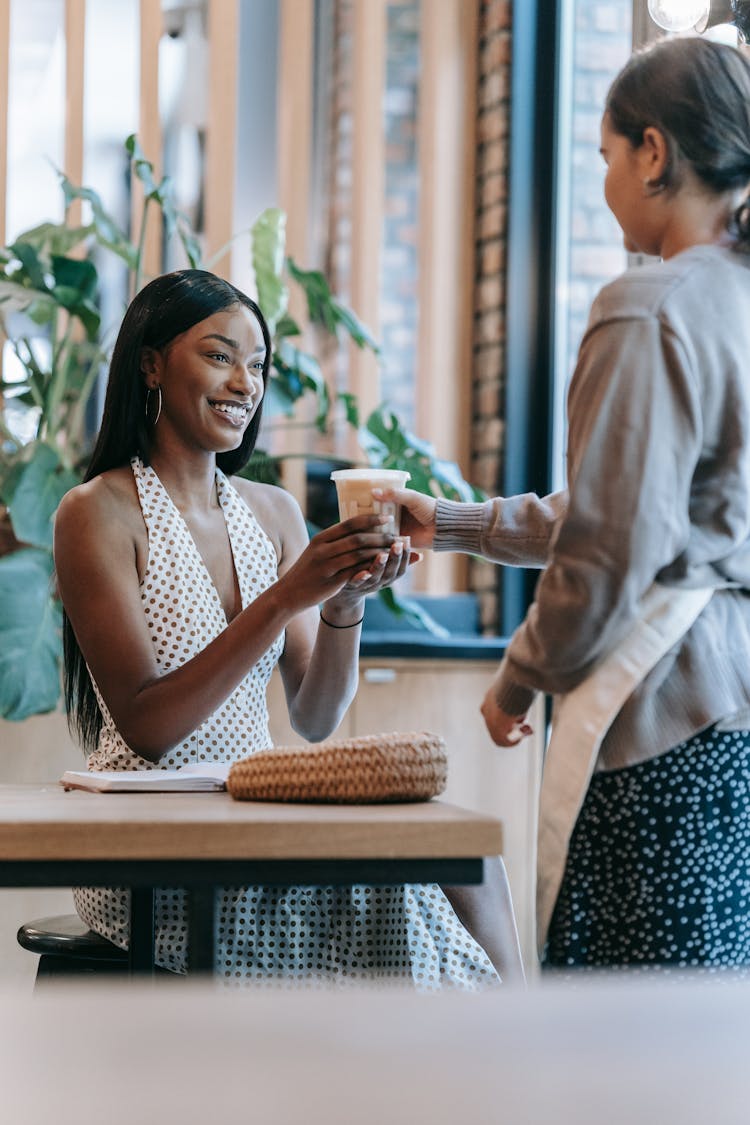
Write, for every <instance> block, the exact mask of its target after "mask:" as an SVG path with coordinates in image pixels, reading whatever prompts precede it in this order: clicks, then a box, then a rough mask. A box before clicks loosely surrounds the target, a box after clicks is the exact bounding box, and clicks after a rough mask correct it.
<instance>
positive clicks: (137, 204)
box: [133, 0, 162, 280]
mask: <svg viewBox="0 0 750 1125" xmlns="http://www.w3.org/2000/svg"><path fill="white" fill-rule="evenodd" d="M140 19H141V30H140V51H141V71H140V111H139V116H138V140H139V141H140V145H141V148H142V149H143V151H144V153H145V155H146V157H147V159H148V160H150V161H151V163H152V164H153V165H154V173H155V175H156V178H157V179H158V178H159V177H160V176H161V168H162V136H161V121H160V119H159V40H160V39H161V35H162V12H161V3H155V2H154V0H141V4H140ZM142 215H143V191H142V189H141V186H140V183H134V184H133V236H134V237H136V238H137V237H138V233H139V231H140V227H141V218H142ZM161 242H162V238H161V224H160V223H159V222H158V221H156V219H155V218H154V216H153V214H149V226H148V230H147V233H146V241H145V244H144V252H143V268H144V273H145V278H144V280H147V279H148V278H150V277H155V276H157V275H158V274H160V273H161V265H162V250H161Z"/></svg>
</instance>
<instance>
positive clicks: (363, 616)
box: [319, 609, 365, 629]
mask: <svg viewBox="0 0 750 1125" xmlns="http://www.w3.org/2000/svg"><path fill="white" fill-rule="evenodd" d="M319 612H320V620H321V621H322V622H323V624H324V625H327V626H328V628H329V629H354V628H355V626H357V625H361V624H362V622H363V621H364V619H365V615H364V613H363V614H362V616H361V617H360V619H359V621H352V623H351V625H334V623H333V622H332V621H327V620H326V618H325V617H324V616H323V610H322V609H321V610H320V611H319Z"/></svg>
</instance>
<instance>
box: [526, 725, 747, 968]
mask: <svg viewBox="0 0 750 1125" xmlns="http://www.w3.org/2000/svg"><path fill="white" fill-rule="evenodd" d="M544 964H545V967H546V968H554V969H563V968H572V967H588V968H595V967H596V968H615V967H622V966H629V967H640V968H648V967H660V968H664V967H665V966H671V967H673V968H675V969H687V968H695V967H699V966H701V967H708V968H726V967H737V966H750V732H747V731H731V732H724V733H721V732H719V731H717V730H715V729H714V728H709V729H708V730H706V731H703V732H701V733H700V734H698V735H695V736H694V737H693V738H691V739H688V740H687V741H686V742H683V743H681V744H680V745H679V746H675V747H674V748H673V749H672V750H670V751H668V752H667V753H666V754H663V755H660V756H659V757H657V758H654V759H652V760H651V761H648V762H643V763H640V764H638V765H635V766H631V767H628V768H627V769H622V770H613V771H612V772H605V773H598V774H595V775H594V778H593V780H592V783H591V786H590V788H589V791H588V794H587V796H586V799H585V802H584V805H583V808H582V810H581V813H580V815H579V818H578V822H577V824H576V827H575V830H574V833H573V836H572V838H571V843H570V851H569V855H568V862H567V868H566V872H565V877H564V880H563V884H562V887H561V889H560V894H559V896H558V900H557V903H556V906H555V911H554V915H553V918H552V922H551V926H550V933H549V938H548V945H547V950H546V953H545V958H544Z"/></svg>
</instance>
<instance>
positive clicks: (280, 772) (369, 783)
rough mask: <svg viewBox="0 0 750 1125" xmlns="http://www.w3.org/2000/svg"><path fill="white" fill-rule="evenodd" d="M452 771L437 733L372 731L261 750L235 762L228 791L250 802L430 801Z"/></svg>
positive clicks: (228, 781) (366, 802)
mask: <svg viewBox="0 0 750 1125" xmlns="http://www.w3.org/2000/svg"><path fill="white" fill-rule="evenodd" d="M447 772H448V762H447V758H446V754H445V743H444V742H443V740H442V738H440V737H439V736H438V735H436V734H430V733H429V732H428V731H417V732H411V733H407V734H370V735H364V736H362V737H358V738H336V739H333V738H331V739H328V740H327V741H326V742H321V743H319V744H318V745H317V746H277V747H275V748H274V749H273V750H260V751H258V753H257V754H253V755H252V756H251V757H249V758H244V759H243V760H242V761H241V762H235V763H234V765H233V766H232V767H231V769H230V771H229V777H228V778H227V789H228V790H229V792H230V793H231V794H232V796H233V797H236V798H238V799H239V800H245V801H335V802H338V803H340V804H372V803H375V802H380V801H427V800H429V798H430V797H435V796H437V794H438V793H442V791H443V789H445V782H446V776H447Z"/></svg>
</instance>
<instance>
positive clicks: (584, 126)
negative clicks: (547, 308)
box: [553, 0, 632, 488]
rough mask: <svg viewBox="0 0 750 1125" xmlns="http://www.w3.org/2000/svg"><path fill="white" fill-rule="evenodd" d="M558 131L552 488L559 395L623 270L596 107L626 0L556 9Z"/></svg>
mask: <svg viewBox="0 0 750 1125" xmlns="http://www.w3.org/2000/svg"><path fill="white" fill-rule="evenodd" d="M563 8H564V18H563V42H562V44H561V85H562V88H561V91H560V103H559V104H560V107H561V109H560V132H559V169H560V179H559V191H558V210H557V216H556V217H557V224H558V249H557V253H558V262H557V277H558V288H557V293H556V301H557V317H556V321H557V340H556V346H555V388H554V390H555V403H554V411H553V414H554V424H555V429H554V434H553V487H555V488H560V487H562V486H563V484H564V480H565V465H564V459H565V394H566V390H567V384H568V381H569V378H570V375H571V373H572V371H573V367H574V365H575V357H576V353H577V351H578V346H579V344H580V341H581V337H582V335H583V333H584V330H585V327H586V321H587V317H588V312H589V309H590V307H591V302H592V300H593V299H594V297H595V296H596V293H597V292H598V290H599V289H600V288H601V286H602V285H604V284H605V283H606V282H608V281H611V280H612V279H613V278H615V277H617V275H618V274H620V273H622V271H623V270H624V269H625V268H626V266H627V255H626V253H625V250H624V248H623V244H622V235H621V232H620V228H619V227H618V225H617V223H616V221H615V219H614V218H613V216H612V215H611V214H610V211H609V209H608V207H607V205H606V203H605V201H604V194H603V190H602V185H603V181H604V164H603V161H602V158H601V156H600V154H599V143H600V136H599V125H600V121H601V114H602V106H603V105H604V101H605V98H606V95H607V90H608V89H609V86H610V83H611V82H612V79H613V78H614V77H615V75H616V74H617V72H618V71H619V70H620V68H621V67H622V66H623V65H624V63H625V62H626V61H627V59H628V56H629V55H630V53H631V44H632V0H567V2H566V3H565V4H564V5H563Z"/></svg>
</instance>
